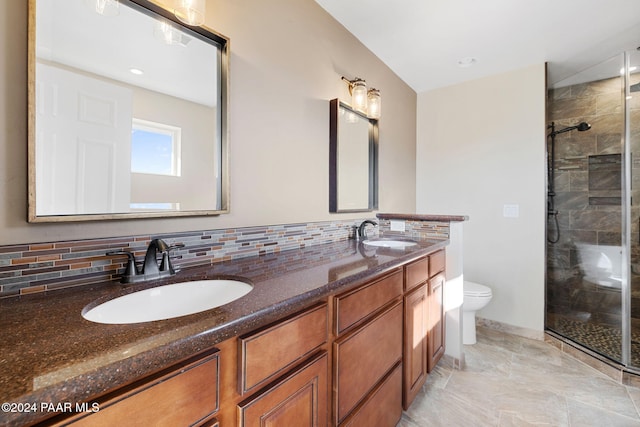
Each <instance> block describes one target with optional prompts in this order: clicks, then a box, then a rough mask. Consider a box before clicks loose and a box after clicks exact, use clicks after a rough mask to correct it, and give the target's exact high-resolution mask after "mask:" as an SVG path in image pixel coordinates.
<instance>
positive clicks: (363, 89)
mask: <svg viewBox="0 0 640 427" xmlns="http://www.w3.org/2000/svg"><path fill="white" fill-rule="evenodd" d="M351 106H352V107H353V108H355V109H356V110H360V111H366V110H367V84H366V83H365V81H364V80H361V79H358V78H356V80H354V82H353V86H352V88H351Z"/></svg>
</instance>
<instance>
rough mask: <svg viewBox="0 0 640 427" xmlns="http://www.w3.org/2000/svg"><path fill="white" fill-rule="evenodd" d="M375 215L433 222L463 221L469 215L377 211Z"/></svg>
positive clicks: (466, 219) (382, 217)
mask: <svg viewBox="0 0 640 427" xmlns="http://www.w3.org/2000/svg"><path fill="white" fill-rule="evenodd" d="M376 217H378V218H380V219H404V220H408V221H435V222H464V221H468V220H469V217H468V216H467V215H430V214H429V215H427V214H399V213H379V214H376Z"/></svg>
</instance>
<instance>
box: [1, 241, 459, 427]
mask: <svg viewBox="0 0 640 427" xmlns="http://www.w3.org/2000/svg"><path fill="white" fill-rule="evenodd" d="M447 244H448V241H446V240H419V244H418V245H416V246H413V247H407V248H404V249H389V248H382V247H380V248H373V247H364V246H363V245H362V244H361V243H357V242H355V241H353V240H346V241H339V242H333V243H327V244H321V245H315V246H310V247H307V248H303V249H297V250H289V251H283V252H280V253H277V254H269V255H263V256H259V257H251V258H243V259H238V260H233V261H225V262H221V263H215V264H213V265H211V266H206V267H194V268H189V269H185V270H184V271H182V272H180V273H178V274H177V275H176V276H174V277H172V278H169V279H164V280H158V281H155V282H152V283H145V284H137V285H121V284H118V283H113V282H109V283H104V284H100V285H90V286H83V287H80V288H73V289H66V290H58V291H53V292H50V293H48V294H34V295H25V296H21V297H14V298H6V299H3V300H0V330H1V331H2V340H0V395H1V398H0V403H2V402H8V403H15V404H24V403H35V404H36V405H37V406H36V407H37V410H36V411H35V412H21V413H20V412H5V411H4V410H3V411H2V412H0V425H7V426H21V425H25V424H29V423H31V422H33V421H35V420H38V419H42V418H45V417H48V416H50V415H54V414H52V413H43V412H42V411H41V410H40V407H41V406H40V405H41V404H42V403H53V404H58V403H64V402H70V403H71V404H72V405H74V406H75V404H76V403H82V402H86V401H88V400H89V399H91V398H93V397H95V396H98V395H103V394H105V393H106V392H109V391H112V390H115V389H117V388H119V387H121V386H123V385H126V384H128V383H130V382H132V381H133V380H135V379H137V378H141V377H144V376H147V375H150V374H153V373H155V372H158V371H160V370H162V369H165V368H167V367H170V366H171V365H174V364H176V363H178V362H180V361H182V360H185V359H187V358H189V357H191V356H193V355H196V354H198V353H200V352H202V351H205V350H207V349H210V348H212V347H215V345H216V344H217V343H219V342H221V341H223V340H225V339H227V338H231V337H234V336H237V335H240V334H244V333H247V332H249V331H251V330H254V329H256V328H258V327H260V326H263V325H265V324H268V323H270V322H273V321H276V320H278V319H280V318H283V317H285V316H287V315H289V314H292V313H294V312H296V311H298V310H301V309H303V308H305V307H308V306H310V305H312V304H314V303H316V302H318V301H320V300H322V299H324V298H326V297H327V296H328V295H330V294H334V293H336V292H339V291H342V290H346V289H349V288H350V287H353V286H356V285H358V284H359V283H362V282H363V281H366V280H367V279H369V278H371V277H373V276H375V275H378V274H381V273H384V272H386V271H390V270H392V269H394V268H396V267H397V266H399V265H401V264H403V263H406V262H408V261H411V260H413V259H415V258H418V257H420V256H422V255H425V254H427V253H430V252H433V251H435V250H438V249H441V248H444V247H445V246H446V245H447ZM229 276H230V277H237V278H243V279H245V280H248V281H250V282H251V283H252V284H253V286H254V289H253V290H252V291H251V292H250V293H249V294H247V295H246V296H244V297H242V298H240V299H238V300H236V301H234V302H232V303H230V304H226V305H223V306H221V307H217V308H214V309H211V310H207V311H204V312H201V313H196V314H192V315H188V316H183V317H178V318H174V319H169V320H160V321H154V322H146V323H139V324H130V325H105V324H98V323H92V322H90V321H87V320H85V319H84V318H83V317H82V316H81V312H82V309H83V308H84V307H85V306H86V305H87V304H89V303H92V302H94V301H96V300H97V299H104V300H107V299H111V298H115V297H117V296H120V295H122V294H124V293H129V292H132V291H135V290H140V289H144V288H148V287H153V286H158V285H161V284H168V283H174V282H180V281H188V280H198V279H204V278H219V277H229ZM3 409H5V407H3Z"/></svg>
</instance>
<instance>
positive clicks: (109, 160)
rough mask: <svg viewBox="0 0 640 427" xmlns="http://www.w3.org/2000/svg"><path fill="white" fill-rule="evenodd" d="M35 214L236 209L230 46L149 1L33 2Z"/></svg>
mask: <svg viewBox="0 0 640 427" xmlns="http://www.w3.org/2000/svg"><path fill="white" fill-rule="evenodd" d="M28 60H29V64H28V72H29V120H28V123H29V132H28V133H29V147H28V167H29V172H28V173H29V180H28V182H29V195H28V199H29V212H28V213H29V215H28V220H29V221H30V222H59V221H87V220H112V219H130V218H153V217H173V216H194V215H218V214H221V213H226V212H228V209H229V184H228V183H229V179H228V177H229V171H228V137H227V122H228V119H227V111H228V108H227V100H228V87H229V84H228V63H229V39H228V38H226V37H224V36H222V35H220V34H218V33H216V32H215V31H213V30H211V29H209V28H205V27H191V26H188V25H185V24H182V23H181V22H180V21H178V20H177V18H176V17H175V16H174V14H173V13H172V12H170V11H168V10H166V9H164V8H162V7H160V6H159V5H157V4H156V3H152V2H151V1H147V0H119V1H117V2H113V1H105V0H64V1H56V0H29V55H28Z"/></svg>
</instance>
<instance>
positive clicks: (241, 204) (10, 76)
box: [0, 0, 416, 244]
mask: <svg viewBox="0 0 640 427" xmlns="http://www.w3.org/2000/svg"><path fill="white" fill-rule="evenodd" d="M207 25H208V26H209V27H212V28H215V29H216V30H217V31H219V32H220V33H222V34H224V35H226V36H227V37H229V38H230V40H231V44H230V46H231V73H230V79H231V89H230V131H229V133H230V143H231V148H230V151H231V162H230V163H231V165H230V166H231V213H230V214H228V215H223V216H220V217H203V218H188V219H183V218H181V219H164V220H161V219H155V220H137V221H112V222H85V223H82V224H80V225H79V226H78V225H77V224H28V223H27V222H26V218H27V169H26V167H27V160H26V159H27V149H26V146H27V122H26V118H27V2H26V1H2V2H0V31H1V33H0V34H1V35H0V38H1V45H0V46H1V49H0V70H1V71H2V73H0V74H1V75H2V79H1V80H0V97H1V98H0V112H1V113H0V132H1V138H0V147H1V148H0V203H1V204H0V244H12V243H28V242H48V241H56V240H68V239H80V238H91V237H106V236H121V235H131V234H146V233H149V234H155V233H168V232H174V231H185V230H200V229H218V228H228V227H239V226H250V225H262V224H280V223H289V222H308V221H321V220H329V219H332V218H340V219H349V218H354V219H355V218H361V217H362V214H360V215H355V214H329V208H328V197H329V196H328V194H329V193H328V182H329V178H328V170H329V166H328V163H329V160H328V158H329V100H330V99H332V98H341V99H343V100H345V101H347V100H348V91H347V88H346V85H345V83H344V82H342V81H341V80H340V77H341V76H342V75H344V76H346V77H355V76H358V77H362V78H365V79H366V80H367V82H368V83H369V84H370V85H372V86H374V87H376V88H378V89H380V90H381V92H382V96H383V117H382V120H381V121H380V210H381V211H398V212H413V211H414V210H415V135H416V121H415V118H416V94H415V92H414V91H413V90H411V89H410V88H409V87H408V86H407V85H406V84H404V83H403V82H402V81H401V80H400V79H399V78H398V77H397V76H396V75H395V74H393V73H392V72H391V71H390V70H389V69H388V68H387V67H386V66H385V65H384V64H383V63H382V62H381V61H380V60H378V59H377V58H376V57H375V56H374V55H373V54H372V53H371V52H369V51H368V50H367V49H365V48H364V47H363V46H362V44H360V42H359V41H358V40H356V39H355V38H354V37H353V36H352V35H351V34H350V33H348V32H347V31H346V30H345V29H344V28H343V27H342V26H341V25H340V24H338V23H337V22H336V21H335V20H334V19H333V18H331V17H330V16H329V15H328V14H327V13H326V12H325V11H324V10H323V9H321V8H320V6H318V5H317V4H316V3H315V2H314V1H313V0H270V1H268V2H267V1H253V0H234V1H221V0H209V1H208V3H207Z"/></svg>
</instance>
